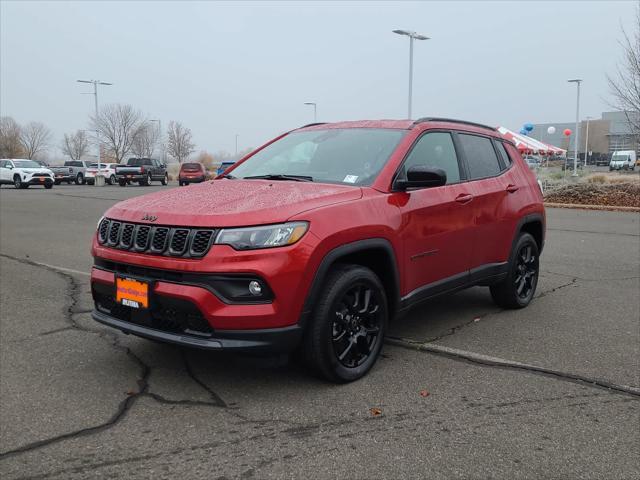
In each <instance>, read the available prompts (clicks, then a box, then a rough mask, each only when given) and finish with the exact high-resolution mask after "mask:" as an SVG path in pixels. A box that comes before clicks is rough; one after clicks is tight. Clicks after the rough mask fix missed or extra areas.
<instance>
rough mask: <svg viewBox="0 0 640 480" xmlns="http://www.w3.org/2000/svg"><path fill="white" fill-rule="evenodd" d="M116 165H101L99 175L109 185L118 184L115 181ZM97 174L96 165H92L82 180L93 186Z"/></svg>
mask: <svg viewBox="0 0 640 480" xmlns="http://www.w3.org/2000/svg"><path fill="white" fill-rule="evenodd" d="M116 165H118V164H117V163H101V164H100V175H102V176H103V177H104V178H105V180H106V181H107V183H108V184H109V185H115V184H116V183H118V181H117V180H116ZM97 174H98V164H97V163H92V164H91V165H89V166H88V167H87V170H86V171H85V175H84V179H85V180H86V182H87V183H88V184H89V185H93V183H94V182H95V179H96V175H97Z"/></svg>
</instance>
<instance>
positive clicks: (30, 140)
mask: <svg viewBox="0 0 640 480" xmlns="http://www.w3.org/2000/svg"><path fill="white" fill-rule="evenodd" d="M50 141H51V130H49V129H48V128H47V127H46V126H45V125H44V124H43V123H40V122H29V123H27V124H26V125H25V126H24V127H22V130H21V132H20V142H21V143H22V149H23V151H24V156H25V157H27V158H36V156H37V155H38V154H39V153H43V152H44V151H45V150H47V148H49V142H50Z"/></svg>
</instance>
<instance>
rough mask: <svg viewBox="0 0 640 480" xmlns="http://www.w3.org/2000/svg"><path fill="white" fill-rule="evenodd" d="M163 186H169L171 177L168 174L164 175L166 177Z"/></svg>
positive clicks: (163, 178) (163, 179)
mask: <svg viewBox="0 0 640 480" xmlns="http://www.w3.org/2000/svg"><path fill="white" fill-rule="evenodd" d="M162 185H169V175H167V174H166V173H165V174H164V177H162Z"/></svg>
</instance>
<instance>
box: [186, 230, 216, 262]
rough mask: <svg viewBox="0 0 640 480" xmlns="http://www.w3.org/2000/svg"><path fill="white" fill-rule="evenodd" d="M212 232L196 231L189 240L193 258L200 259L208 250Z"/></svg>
mask: <svg viewBox="0 0 640 480" xmlns="http://www.w3.org/2000/svg"><path fill="white" fill-rule="evenodd" d="M212 237H213V230H196V232H195V233H194V235H193V239H192V240H191V249H190V253H191V255H193V256H194V257H200V256H202V255H204V254H205V253H206V252H207V250H209V245H210V244H211V238H212Z"/></svg>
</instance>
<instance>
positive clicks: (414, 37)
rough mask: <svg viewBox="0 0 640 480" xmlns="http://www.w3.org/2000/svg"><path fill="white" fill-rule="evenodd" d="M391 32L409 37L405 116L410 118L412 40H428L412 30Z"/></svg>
mask: <svg viewBox="0 0 640 480" xmlns="http://www.w3.org/2000/svg"><path fill="white" fill-rule="evenodd" d="M393 33H397V34H398V35H406V36H408V37H409V99H408V104H409V105H408V109H407V111H408V114H407V118H408V119H409V120H411V103H412V96H413V41H414V40H429V37H426V36H424V35H420V34H419V33H416V32H412V31H410V30H393Z"/></svg>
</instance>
